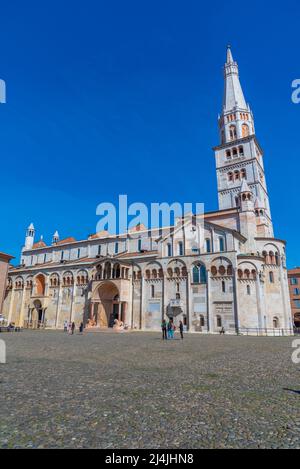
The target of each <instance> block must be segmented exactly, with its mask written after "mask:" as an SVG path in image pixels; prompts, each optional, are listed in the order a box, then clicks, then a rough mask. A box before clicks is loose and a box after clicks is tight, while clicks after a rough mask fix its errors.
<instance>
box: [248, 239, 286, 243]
mask: <svg viewBox="0 0 300 469" xmlns="http://www.w3.org/2000/svg"><path fill="white" fill-rule="evenodd" d="M254 239H255V240H256V241H270V242H272V241H277V242H279V243H283V244H285V245H286V244H287V241H285V240H284V239H278V238H254Z"/></svg>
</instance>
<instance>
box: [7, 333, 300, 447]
mask: <svg viewBox="0 0 300 469" xmlns="http://www.w3.org/2000/svg"><path fill="white" fill-rule="evenodd" d="M0 338H1V339H4V340H5V341H6V345H7V364H6V365H0V382H1V394H0V447H1V448H24V447H27V448H40V447H41V448H172V449H173V448H184V449H188V448H189V449H192V448H289V447H292V448H299V447H300V433H299V432H300V411H299V409H300V406H299V403H300V366H299V365H294V364H293V363H292V360H291V354H292V340H293V338H256V337H235V336H225V337H221V336H205V335H203V336H201V335H186V336H185V339H184V341H183V342H181V341H180V340H179V338H176V339H177V340H173V341H168V342H162V341H161V338H160V335H159V334H157V333H141V332H137V333H123V334H116V333H108V332H107V333H87V334H84V335H83V336H80V335H79V334H75V335H74V336H69V335H67V334H65V333H63V332H58V331H56V332H52V331H40V332H31V331H24V332H22V333H10V334H1V337H0Z"/></svg>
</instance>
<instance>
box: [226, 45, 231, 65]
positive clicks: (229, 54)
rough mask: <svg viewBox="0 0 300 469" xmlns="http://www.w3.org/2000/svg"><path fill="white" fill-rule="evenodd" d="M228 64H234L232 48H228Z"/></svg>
mask: <svg viewBox="0 0 300 469" xmlns="http://www.w3.org/2000/svg"><path fill="white" fill-rule="evenodd" d="M226 63H227V64H232V63H233V57H232V52H231V46H230V45H228V46H227V62H226Z"/></svg>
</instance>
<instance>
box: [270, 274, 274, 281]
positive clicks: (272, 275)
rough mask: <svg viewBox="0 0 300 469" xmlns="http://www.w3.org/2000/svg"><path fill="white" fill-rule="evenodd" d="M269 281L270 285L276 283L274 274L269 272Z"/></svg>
mask: <svg viewBox="0 0 300 469" xmlns="http://www.w3.org/2000/svg"><path fill="white" fill-rule="evenodd" d="M269 280H270V283H274V274H273V272H269Z"/></svg>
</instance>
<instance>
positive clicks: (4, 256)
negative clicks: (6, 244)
mask: <svg viewBox="0 0 300 469" xmlns="http://www.w3.org/2000/svg"><path fill="white" fill-rule="evenodd" d="M12 259H15V257H14V256H11V255H10V254H6V253H5V252H0V260H2V261H6V262H10V261H11V260H12Z"/></svg>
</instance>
